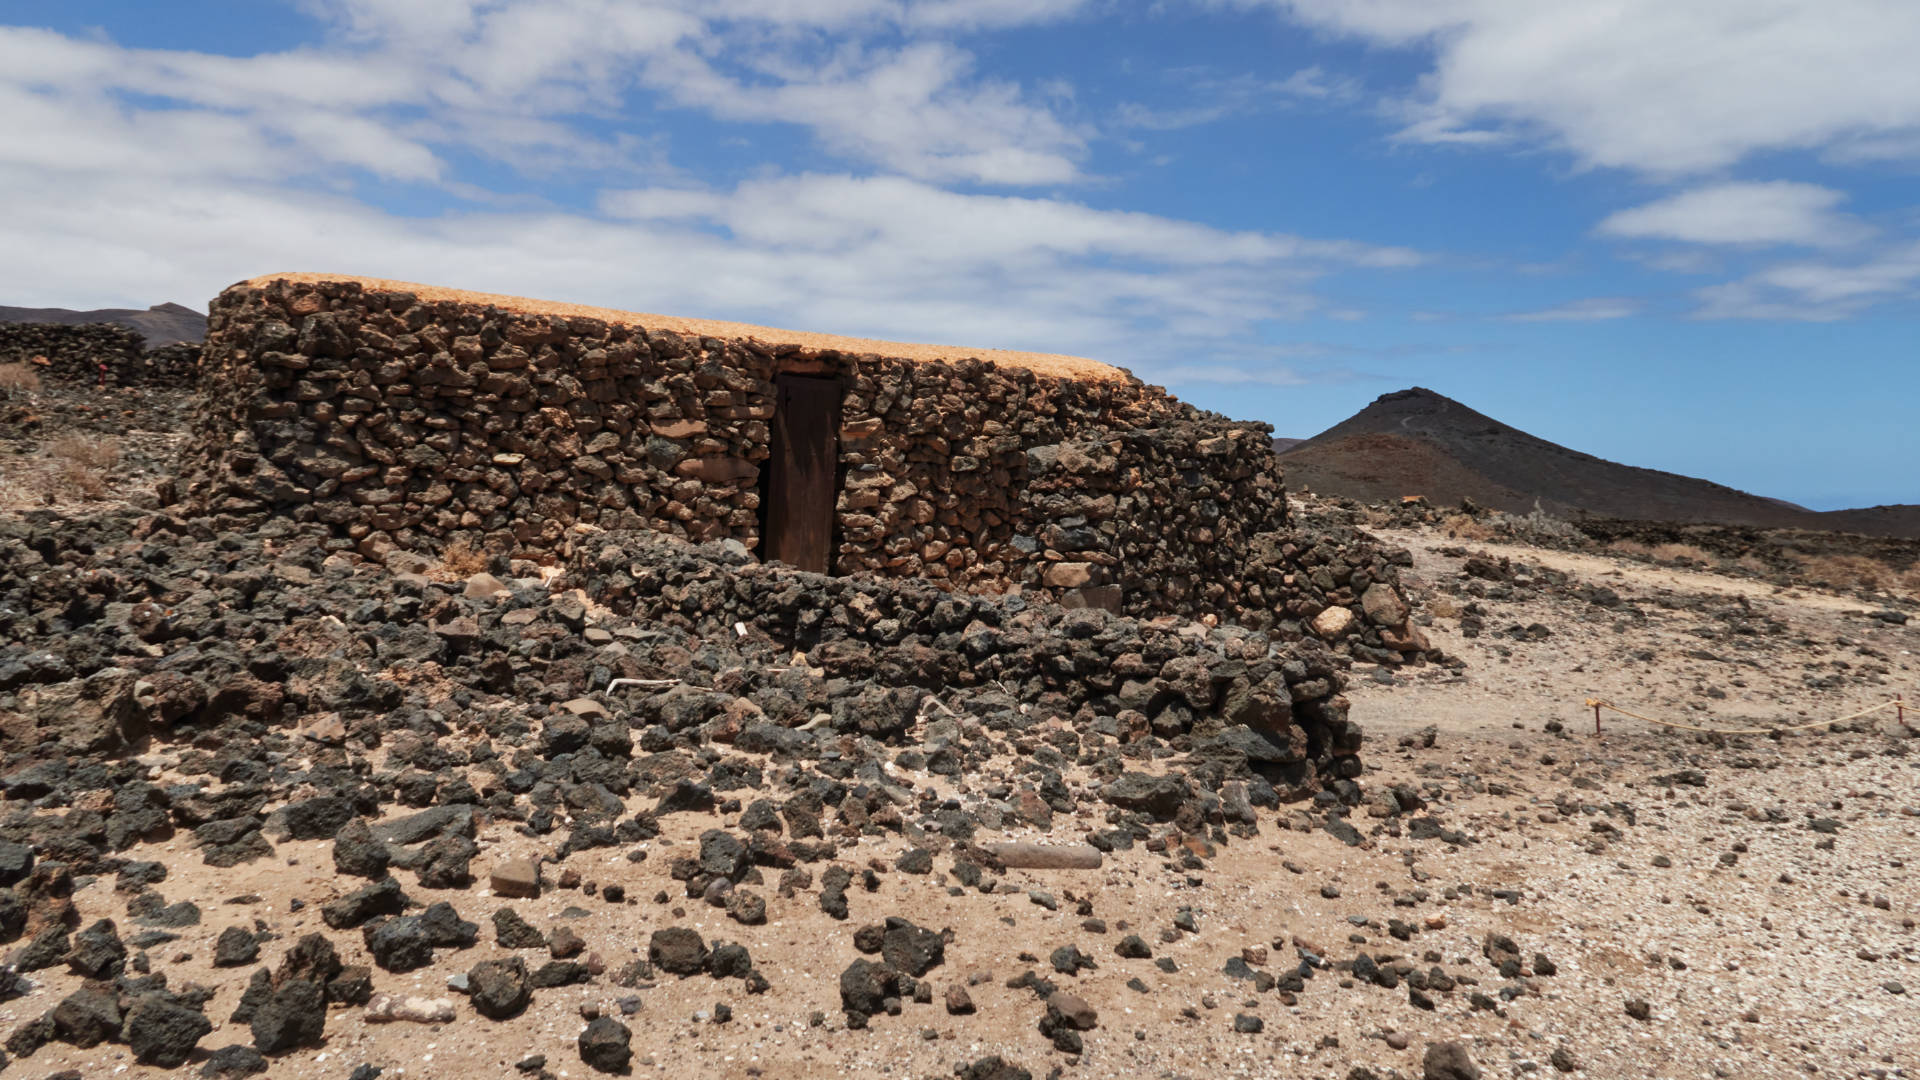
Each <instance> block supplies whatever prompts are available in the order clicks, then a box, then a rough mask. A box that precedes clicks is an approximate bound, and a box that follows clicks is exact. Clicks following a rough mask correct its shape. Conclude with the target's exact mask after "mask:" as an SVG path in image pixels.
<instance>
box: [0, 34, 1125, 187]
mask: <svg viewBox="0 0 1920 1080" xmlns="http://www.w3.org/2000/svg"><path fill="white" fill-rule="evenodd" d="M308 6H309V7H310V9H311V10H313V11H314V12H316V13H317V14H318V15H320V16H321V17H322V18H323V19H325V20H327V21H328V25H329V26H331V27H332V29H333V34H334V39H333V41H332V42H331V43H330V44H327V45H326V46H324V47H317V48H306V49H298V50H292V51H288V52H281V53H268V54H262V55H257V56H247V57H229V56H217V55H210V54H202V53H194V52H187V51H170V50H141V49H127V48H121V47H119V46H116V45H113V44H110V43H106V42H99V41H80V40H75V39H72V38H68V37H65V36H63V35H60V34H55V33H51V32H48V31H42V30H31V29H24V28H13V27H0V93H4V94H7V95H8V96H9V97H12V98H15V99H18V98H19V97H20V96H21V95H32V97H33V98H34V99H36V100H33V101H25V102H23V106H24V107H28V108H29V110H30V111H29V114H27V115H25V116H23V117H21V118H19V119H18V120H16V119H15V118H11V117H4V116H0V134H11V132H12V131H13V129H15V128H16V127H23V128H24V127H27V126H28V125H29V124H31V123H33V122H36V121H37V120H38V119H39V117H38V116H37V115H36V114H37V113H40V112H47V111H51V112H53V113H61V112H65V113H68V114H72V113H75V112H79V111H82V110H83V109H85V108H87V107H91V108H92V111H93V112H94V113H95V115H94V116H93V117H92V118H91V122H92V123H94V124H96V125H101V124H103V125H105V126H106V127H111V128H118V129H120V131H119V134H118V136H117V137H115V138H108V137H106V135H105V132H104V129H102V134H101V136H100V137H98V138H96V139H94V140H93V141H95V142H98V143H101V144H103V146H105V147H112V146H122V147H127V146H143V145H145V144H150V143H153V142H156V141H158V140H160V139H162V138H164V137H167V136H170V135H177V134H179V133H180V132H179V131H177V130H176V129H179V128H186V129H189V130H198V131H201V132H203V133H204V131H205V129H206V128H208V127H224V128H225V129H226V130H225V131H224V135H223V138H222V139H221V140H220V141H221V143H222V144H223V148H222V149H220V150H218V151H216V156H224V157H227V158H238V157H240V156H246V157H250V158H252V159H253V160H254V162H255V164H254V165H253V166H251V167H250V168H249V169H248V174H249V175H258V174H261V173H263V172H281V173H286V172H299V171H302V170H303V169H308V168H312V167H315V166H325V167H332V168H339V169H365V170H367V171H369V172H370V173H372V174H373V175H375V176H379V177H382V178H386V179H393V180H402V181H435V180H439V179H442V178H443V175H444V172H445V168H444V165H443V164H442V159H441V155H442V152H443V151H445V150H446V149H449V148H456V147H457V148H458V149H460V150H462V151H464V152H474V153H479V154H482V155H487V156H494V157H499V158H502V159H505V160H509V161H511V162H513V163H514V164H516V165H526V164H528V163H529V162H530V160H531V159H532V158H534V157H536V156H538V155H540V154H547V155H551V154H554V153H556V152H558V153H563V154H565V155H566V157H567V159H568V160H569V162H570V163H573V164H575V165H578V166H585V167H589V168H592V167H614V166H619V165H622V164H631V162H629V161H628V158H627V155H626V154H625V153H624V152H623V148H622V145H621V142H620V141H619V140H618V139H610V138H608V137H604V136H602V137H595V136H593V135H590V134H588V131H587V129H586V128H585V127H583V126H582V125H580V124H579V123H577V121H578V120H579V119H580V117H581V116H595V117H598V118H600V119H601V120H603V121H607V122H609V124H610V125H611V126H614V127H616V128H617V127H620V126H625V125H626V124H628V123H639V124H642V125H646V124H650V123H651V119H650V115H649V110H648V109H647V108H646V107H645V106H644V104H636V102H635V101H634V98H635V96H636V95H640V96H643V97H654V96H657V98H658V99H660V100H661V101H664V102H665V103H666V104H669V105H676V106H680V107H683V108H687V109H693V110H699V111H701V112H704V113H706V114H708V115H710V116H712V117H714V118H716V119H718V120H722V121H736V122H758V123H777V124H790V125H795V126H797V127H799V128H802V129H804V130H809V131H811V132H812V133H813V134H814V136H815V137H816V138H817V139H818V140H819V142H820V143H821V144H822V145H823V146H824V147H825V149H827V150H828V151H829V152H831V153H833V154H836V155H840V156H842V157H844V158H847V159H850V160H852V161H856V162H859V163H862V164H868V165H875V166H879V167H881V168H884V169H888V170H891V171H897V172H901V173H905V174H907V175H911V176H917V177H923V178H928V179H936V180H958V181H968V182H977V183H987V184H1008V185H1018V186H1027V185H1037V184H1054V183H1061V182H1069V181H1074V180H1077V179H1079V178H1080V169H1079V164H1078V162H1079V160H1080V159H1081V158H1082V157H1083V156H1084V153H1085V148H1086V141H1087V133H1086V132H1085V131H1083V130H1080V129H1078V128H1076V127H1075V126H1073V125H1071V124H1069V123H1067V122H1066V121H1064V120H1062V119H1061V118H1060V117H1059V116H1057V115H1056V114H1055V111H1054V108H1053V106H1052V105H1051V104H1050V102H1054V101H1062V100H1065V99H1063V98H1061V97H1060V96H1059V93H1058V91H1059V90H1060V89H1061V88H1059V87H1053V88H1051V90H1050V92H1049V94H1048V95H1047V96H1046V97H1045V98H1043V99H1040V100H1035V99H1032V98H1030V97H1029V95H1028V94H1027V93H1026V91H1025V90H1024V89H1023V88H1022V87H1020V86H1017V85H1015V84H1012V83H1010V82H1007V81H1004V80H996V79H991V78H984V77H982V76H980V75H979V74H978V73H977V72H976V71H975V70H974V64H973V57H972V56H971V54H970V53H968V52H966V51H965V50H962V49H960V48H958V47H957V46H955V45H953V44H952V43H950V42H947V41H942V40H938V39H937V38H930V37H925V36H923V35H928V34H938V33H957V32H961V31H964V30H969V29H980V28H988V27H998V26H1007V25H1014V24H1018V23H1029V22H1040V21H1048V20H1052V19H1057V18H1061V17H1064V16H1066V15H1069V14H1071V13H1073V12H1074V11H1075V10H1076V9H1077V8H1078V7H1080V6H1081V0H1042V2H1034V3H1020V4H1015V3H1011V2H1005V0H918V2H907V0H787V2H784V3H774V4H766V3H747V2H745V0H722V2H712V0H654V2H649V3H631V2H622V0H492V2H486V3H481V2H477V0H427V2H417V0H318V2H315V3H311V4H309V5H308ZM831 30H838V31H843V33H841V34H840V35H839V36H838V37H837V38H834V39H831V40H829V39H828V38H827V37H825V34H826V32H827V31H831ZM901 35H905V37H906V40H905V42H904V43H903V44H896V45H890V46H888V47H884V48H882V47H877V46H875V45H873V44H872V41H873V40H875V39H877V38H879V37H885V36H894V37H898V36H901ZM1068 89H1070V88H1068ZM648 103H652V102H648ZM196 125H200V126H199V127H196ZM15 141H18V140H15ZM62 141H63V142H65V143H73V142H77V141H85V133H68V135H67V136H66V137H65V139H64V140H62ZM147 148H148V149H151V146H148V147H147ZM13 152H14V154H15V155H16V156H18V155H20V154H22V153H24V151H21V150H19V149H16V150H14V151H13ZM91 152H92V153H97V154H108V153H110V152H111V151H110V150H107V149H95V150H93V151H91ZM87 156H88V155H87V153H79V154H72V153H69V154H68V155H67V159H68V160H83V159H85V158H86V157H87ZM222 167H223V166H222V165H221V164H220V163H219V162H217V161H216V162H212V163H209V165H208V168H207V170H206V171H208V172H210V173H213V172H218V171H220V170H221V168H222Z"/></svg>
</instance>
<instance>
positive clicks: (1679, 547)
mask: <svg viewBox="0 0 1920 1080" xmlns="http://www.w3.org/2000/svg"><path fill="white" fill-rule="evenodd" d="M1651 554H1652V555H1653V560H1654V561H1655V562H1664V563H1693V564H1695V565H1698V566H1712V565H1713V556H1712V555H1709V554H1707V552H1706V551H1705V550H1703V549H1701V548H1697V547H1694V546H1693V545H1692V544H1655V545H1654V546H1653V551H1652V552H1651Z"/></svg>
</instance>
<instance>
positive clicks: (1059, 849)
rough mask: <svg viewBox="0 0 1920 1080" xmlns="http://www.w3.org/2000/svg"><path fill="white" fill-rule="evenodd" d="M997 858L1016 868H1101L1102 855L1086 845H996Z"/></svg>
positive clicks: (1021, 843) (994, 848) (994, 850)
mask: <svg viewBox="0 0 1920 1080" xmlns="http://www.w3.org/2000/svg"><path fill="white" fill-rule="evenodd" d="M988 850H989V851H991V852H993V857H994V858H996V859H999V860H1000V861H1001V862H1002V863H1004V864H1005V865H1006V866H1007V868H1008V869H1015V870H1098V869H1100V863H1101V860H1102V856H1101V854H1100V852H1099V851H1098V850H1097V849H1095V848H1092V847H1089V846H1088V845H1086V844H1034V843H1026V842H1019V843H1010V844H994V845H991V846H990V847H989V848H988Z"/></svg>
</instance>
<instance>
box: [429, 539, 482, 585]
mask: <svg viewBox="0 0 1920 1080" xmlns="http://www.w3.org/2000/svg"><path fill="white" fill-rule="evenodd" d="M486 568H487V553H486V552H484V551H481V550H480V549H478V548H476V547H474V546H473V545H472V544H470V543H468V542H467V541H466V540H464V539H461V540H455V541H454V542H452V543H450V544H448V545H447V546H446V547H445V548H442V549H441V551H440V569H441V570H443V571H445V572H446V573H447V574H448V575H450V576H452V577H462V578H465V577H472V576H473V575H475V574H477V573H479V572H480V571H482V570H485V569H486Z"/></svg>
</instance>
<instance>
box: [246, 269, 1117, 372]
mask: <svg viewBox="0 0 1920 1080" xmlns="http://www.w3.org/2000/svg"><path fill="white" fill-rule="evenodd" d="M275 281H290V282H295V283H305V284H319V283H321V282H353V283H357V284H358V285H360V286H361V287H362V288H364V289H368V290H378V291H383V292H405V293H412V294H414V295H415V296H417V297H419V298H420V299H422V300H430V301H448V302H452V303H461V304H476V305H487V306H493V307H499V308H505V309H507V310H510V311H522V312H526V313H528V314H534V315H557V316H560V317H562V318H586V319H599V320H601V321H603V322H609V323H615V324H619V325H622V326H639V327H644V328H646V329H649V330H671V331H673V332H674V333H677V334H684V335H688V336H693V337H714V338H736V339H745V338H751V339H754V340H757V341H760V342H762V343H765V344H768V345H798V346H800V347H801V348H803V349H810V350H815V351H827V350H837V351H839V352H846V353H873V354H876V355H879V356H884V357H887V358H890V359H902V360H917V361H954V360H966V359H978V360H991V361H993V362H994V363H996V364H1000V365H1002V366H1006V367H1016V368H1024V369H1026V370H1028V371H1031V372H1033V373H1034V374H1036V375H1048V376H1053V377H1055V378H1063V379H1079V380H1086V381H1102V382H1125V381H1128V380H1129V379H1131V378H1132V374H1131V373H1130V372H1128V371H1127V370H1126V369H1124V368H1119V367H1115V366H1113V365H1112V364H1103V363H1101V362H1100V361H1098V360H1089V359H1087V358H1086V357H1082V356H1064V355H1059V354H1055V353H1033V352H1021V351H1018V350H1014V349H974V348H967V347H965V346H959V345H929V344H917V343H913V342H903V341H882V340H877V339H874V338H856V337H842V336H840V335H837V334H816V333H811V332H809V331H805V330H782V329H779V328H777V327H771V326H755V325H752V324H750V323H734V322H722V321H718V320H714V319H688V318H681V317H679V316H674V315H655V314H651V313H648V312H640V311H622V310H618V309H615V308H601V307H590V306H587V305H584V304H567V303H561V302H559V301H554V300H535V299H531V298H529V297H524V296H509V295H506V294H503V293H485V292H472V291H469V290H465V289H448V288H442V287H440V286H438V285H423V284H420V283H418V282H412V281H394V280H391V279H388V278H373V277H361V276H359V275H357V274H315V273H283V274H263V275H261V276H259V277H253V278H248V279H247V280H245V281H241V282H237V283H236V284H235V286H233V287H236V288H238V287H247V288H260V287H262V286H266V285H270V284H272V283H273V282H275Z"/></svg>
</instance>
